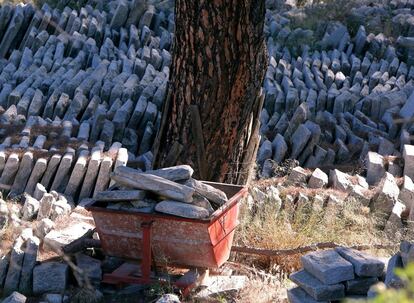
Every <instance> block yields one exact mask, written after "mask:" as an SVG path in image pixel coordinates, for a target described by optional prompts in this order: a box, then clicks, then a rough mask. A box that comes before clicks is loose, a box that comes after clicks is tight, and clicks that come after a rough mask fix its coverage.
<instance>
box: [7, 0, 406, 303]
mask: <svg viewBox="0 0 414 303" xmlns="http://www.w3.org/2000/svg"><path fill="white" fill-rule="evenodd" d="M294 2H296V1H291V0H290V1H270V0H269V1H267V11H266V22H265V29H264V30H265V36H266V39H267V47H268V52H269V66H268V69H267V72H266V78H265V81H264V84H263V87H264V91H265V101H264V108H263V110H262V112H261V117H260V120H261V130H260V132H261V142H260V148H259V151H258V157H257V166H258V176H259V177H263V178H269V177H273V176H275V175H276V176H277V175H278V169H282V170H283V166H284V165H286V163H287V162H289V161H291V160H292V159H293V160H295V161H296V162H295V163H296V165H295V167H294V168H293V169H291V170H290V169H289V170H285V171H284V172H285V173H286V176H285V179H284V180H283V182H279V183H278V184H277V183H275V184H274V186H269V187H267V188H265V189H263V190H260V189H258V188H253V189H252V191H251V194H252V195H251V199H250V202H251V203H252V204H253V203H256V202H259V203H264V202H269V203H273V204H277V205H279V209H288V210H291V211H292V213H294V212H295V210H296V209H298V208H299V207H301V206H302V205H310V208H311V209H312V211H313V212H316V213H321V212H322V213H323V214H324V216H325V217H326V219H327V220H335V218H336V216H337V214H338V213H339V212H340V211H341V209H342V207H343V206H344V205H345V204H346V203H347V202H348V201H350V200H351V199H352V200H355V201H357V202H358V203H360V206H361V208H363V207H364V208H368V209H369V211H370V212H371V213H372V214H375V215H377V216H378V218H379V222H378V225H379V227H380V228H381V229H384V230H386V231H387V232H388V233H389V234H390V235H394V236H396V237H397V238H400V237H402V236H403V234H404V232H405V231H406V230H407V229H408V230H412V229H413V228H414V223H413V222H414V204H413V202H412V201H414V200H413V198H414V183H413V181H412V180H413V178H414V145H412V144H413V143H414V141H413V140H412V135H413V134H414V125H413V123H412V122H413V117H414V68H413V63H414V61H413V58H414V39H413V38H411V37H412V36H413V34H414V21H413V20H414V18H413V16H414V2H413V1H406V0H391V1H378V2H375V3H372V4H370V5H368V4H367V3H366V4H364V3H363V1H362V2H361V3H362V4H360V5H358V6H357V7H355V8H354V9H352V11H351V14H350V16H349V18H350V19H351V20H353V22H354V24H355V25H357V26H356V27H355V29H353V30H352V29H351V28H349V27H348V26H347V25H346V24H343V23H340V22H324V25H323V26H322V27H321V28H320V29H318V30H310V29H303V28H300V27H297V26H296V24H297V20H298V19H300V18H303V14H305V17H306V13H307V11H306V9H301V8H296V7H295V5H294ZM83 3H84V5H83V6H82V7H79V5H77V4H74V3H73V1H67V0H61V1H59V2H58V5H57V7H56V8H52V7H50V6H49V5H47V4H45V5H43V7H41V8H40V9H38V8H35V7H34V6H33V5H30V4H27V5H22V4H21V5H9V4H5V5H2V6H1V7H0V190H1V191H2V192H3V193H4V195H5V197H6V195H7V197H8V198H13V199H16V200H19V199H20V200H21V202H22V203H21V204H22V207H21V209H19V208H16V207H12V208H11V209H8V206H7V204H6V202H4V201H3V200H0V226H1V227H3V226H6V225H7V224H11V225H13V226H27V225H28V224H29V223H30V224H34V225H30V224H29V225H30V228H29V229H28V230H26V229H24V230H22V232H21V234H20V236H19V237H18V239H17V240H16V241H15V242H14V245H13V249H12V251H11V253H10V254H6V255H5V256H3V257H1V259H0V288H2V287H4V289H5V290H6V291H7V293H8V294H10V293H11V292H12V291H13V290H19V291H20V292H22V293H23V294H25V295H31V292H34V293H35V294H36V295H40V294H50V295H52V296H53V295H54V294H56V293H58V292H61V291H63V290H64V289H65V288H66V286H67V283H68V272H69V269H68V268H67V266H66V267H65V266H62V264H58V263H57V264H55V265H53V263H51V264H50V265H47V264H41V265H36V264H35V263H34V262H33V259H36V258H35V257H34V255H37V253H38V247H39V245H40V247H44V248H45V249H46V250H53V249H54V248H56V247H58V248H61V247H63V246H65V245H66V244H68V243H70V241H72V240H74V239H76V237H79V236H82V235H83V234H84V233H85V232H88V231H90V230H91V229H92V228H93V225H92V224H93V221H91V218H90V217H88V216H87V214H86V215H85V212H84V210H83V206H84V205H85V204H86V203H87V202H88V201H90V200H88V198H93V197H96V195H97V194H98V192H101V191H105V190H106V189H108V187H110V185H114V182H111V181H110V174H111V173H113V172H115V171H116V169H117V168H118V167H120V166H132V167H134V168H139V169H141V170H142V171H148V170H150V169H151V163H152V157H153V156H152V153H151V149H152V145H153V141H154V138H155V135H156V132H157V130H158V128H159V125H160V120H161V114H162V113H161V110H162V108H163V102H164V98H165V96H166V92H167V84H168V77H169V68H170V65H171V60H172V54H171V52H172V49H173V45H172V43H173V40H174V34H173V32H174V7H173V1H155V0H154V1H146V2H145V1H141V0H130V1H127V0H121V1H99V0H88V1H84V2H83ZM301 16H302V17H301ZM308 17H309V16H308ZM384 19H388V20H390V24H391V29H390V32H389V33H387V35H386V34H384V33H374V32H375V28H383V27H384V24H383V20H384ZM388 34H390V35H392V36H393V37H389V36H388ZM315 41H316V42H315ZM291 188H295V189H299V190H295V192H294V193H290V192H289V190H290V189H291ZM9 208H10V207H9ZM67 217H69V218H70V220H73V222H76V223H73V224H72V225H73V226H69V227H65V228H64V229H59V230H58V229H57V228H55V226H54V225H55V222H57V221H59V219H62V218H67ZM31 230H32V232H30V231H31ZM411 250H412V248H411V246H408V245H406V246H404V247H402V248H401V253H400V255H398V256H396V257H394V258H393V259H392V260H393V262H394V263H395V264H400V263H401V262H403V261H404V256H406V255H407V254H411ZM0 255H2V254H0ZM26 256H27V257H26ZM401 257H403V258H402V259H401ZM26 259H27V261H26ZM85 259H87V256H85V257H84V258H82V257H77V259H76V262H79V264H83V266H86V265H85V264H88V266H89V265H90V266H92V269H91V271H92V272H93V273H94V274H95V276H92V277H91V278H92V280H93V279H95V280H99V279H97V277H98V276H99V277H100V273H99V270H98V268H99V269H100V264H96V262H95V261H96V259H92V261H91V260H88V261H87V262H85ZM93 260H95V261H93ZM390 262H391V261H390ZM399 262H400V263H399ZM9 264H11V266H9ZM13 264H17V265H19V266H17V267H15V266H14V265H13ZM32 272H33V285H32V286H28V285H27V281H26V280H25V279H21V277H23V276H25V275H26V274H28V276H30V275H31V273H32ZM48 273H50V277H58V279H56V285H54V286H53V287H55V288H50V289H45V287H46V288H47V287H48V285H45V284H44V283H43V284H42V283H41V281H40V282H39V279H40V278H39V277H43V276H44V275H47V274H48ZM36 277H38V278H36ZM25 283H26V284H25ZM20 284H22V285H21V286H20ZM30 287H32V289H31V290H30V291H29V290H28V288H30ZM15 295H16V296H18V294H15ZM50 300H52V299H50ZM47 301H48V300H47ZM23 302H24V301H23Z"/></svg>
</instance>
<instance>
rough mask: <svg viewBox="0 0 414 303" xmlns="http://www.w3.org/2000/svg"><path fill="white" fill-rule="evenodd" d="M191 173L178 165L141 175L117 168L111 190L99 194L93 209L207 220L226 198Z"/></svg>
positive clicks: (113, 175)
mask: <svg viewBox="0 0 414 303" xmlns="http://www.w3.org/2000/svg"><path fill="white" fill-rule="evenodd" d="M192 174H193V169H192V168H191V167H190V166H188V165H179V166H173V167H167V168H161V169H157V170H149V171H146V172H141V171H140V170H138V169H133V168H130V167H125V166H119V167H117V168H116V169H115V171H114V173H112V174H111V179H112V181H111V182H113V186H111V188H110V190H108V191H102V192H99V193H98V194H97V195H96V196H95V198H94V199H93V200H94V201H95V203H97V204H94V205H95V206H104V207H106V208H108V209H113V210H122V211H131V212H142V213H153V212H159V213H165V214H170V215H175V216H180V217H185V218H191V219H207V218H208V217H210V216H211V215H212V214H213V213H214V212H215V211H216V210H217V209H218V208H219V207H221V206H223V205H224V204H225V203H226V202H227V201H228V199H227V196H226V194H225V193H224V192H223V191H221V190H219V189H217V188H215V187H213V186H211V185H208V184H205V183H203V182H201V181H198V180H196V179H193V178H192Z"/></svg>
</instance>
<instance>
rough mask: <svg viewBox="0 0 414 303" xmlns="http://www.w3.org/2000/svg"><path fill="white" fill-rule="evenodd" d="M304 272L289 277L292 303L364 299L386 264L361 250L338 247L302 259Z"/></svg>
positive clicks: (289, 295) (289, 294) (381, 274)
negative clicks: (293, 284)
mask: <svg viewBox="0 0 414 303" xmlns="http://www.w3.org/2000/svg"><path fill="white" fill-rule="evenodd" d="M301 260H302V265H303V269H302V270H301V271H298V272H296V273H293V274H292V275H291V276H290V279H291V280H292V281H293V282H295V283H296V284H297V285H298V287H296V288H293V289H290V290H288V299H289V302H290V303H304V302H306V303H312V302H332V301H338V300H342V299H344V298H347V297H354V298H355V297H361V296H362V297H363V296H366V295H367V292H368V290H369V288H370V287H371V286H372V285H373V284H375V283H377V282H378V281H379V279H380V278H381V277H382V276H383V273H384V263H383V262H381V261H380V260H378V259H376V258H374V257H372V256H370V255H368V254H366V253H362V252H360V251H357V250H354V249H350V248H345V247H339V248H336V249H334V250H325V251H317V252H312V253H309V254H307V255H305V256H303V257H302V259H301Z"/></svg>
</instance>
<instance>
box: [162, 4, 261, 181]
mask: <svg viewBox="0 0 414 303" xmlns="http://www.w3.org/2000/svg"><path fill="white" fill-rule="evenodd" d="M264 16H265V1H264V0H176V1H175V17H176V21H175V22H176V29H175V40H174V50H173V63H172V67H171V72H170V81H169V92H168V94H167V98H166V100H165V103H164V109H163V117H162V122H161V127H160V130H159V132H158V135H157V138H156V142H155V146H154V166H155V167H156V168H159V167H167V166H171V165H177V164H189V165H191V166H192V167H193V168H194V170H195V176H196V177H197V178H199V179H202V180H210V181H217V182H226V183H233V184H244V183H246V182H247V181H248V178H249V176H250V170H251V168H252V166H254V164H255V159H256V153H257V148H258V144H259V122H258V119H259V114H260V111H261V108H262V105H263V96H262V93H261V85H262V82H263V79H264V75H265V71H266V68H267V52H266V47H265V42H264V34H263V25H264Z"/></svg>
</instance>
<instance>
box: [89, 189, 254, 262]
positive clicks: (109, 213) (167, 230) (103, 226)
mask: <svg viewBox="0 0 414 303" xmlns="http://www.w3.org/2000/svg"><path fill="white" fill-rule="evenodd" d="M205 183H206V184H209V185H212V186H214V187H216V188H218V189H220V190H222V191H224V192H225V193H226V194H227V197H230V198H229V201H228V202H227V203H226V204H224V205H223V206H221V207H220V208H219V209H217V210H216V211H215V212H214V213H213V214H212V216H211V217H210V218H208V219H206V220H199V219H187V218H181V217H177V216H172V215H165V214H160V213H151V214H146V213H139V212H128V211H123V210H112V209H107V208H105V204H103V205H101V204H100V203H99V202H93V203H92V204H90V205H89V206H88V207H87V209H88V210H89V211H91V212H92V216H93V218H94V220H95V225H96V230H97V232H98V234H99V238H100V240H101V245H102V249H103V250H104V252H105V253H106V254H107V255H109V256H115V257H120V258H124V259H132V260H140V259H141V258H142V239H143V231H142V228H141V226H142V224H143V223H144V224H145V223H152V225H151V250H152V256H153V260H154V261H155V262H156V264H157V265H175V266H184V267H203V268H218V267H220V266H221V265H222V264H223V263H224V262H226V261H227V260H228V258H229V256H230V250H231V247H232V243H233V237H234V232H235V229H236V227H237V225H238V214H239V202H240V200H241V198H242V197H243V196H245V195H246V193H247V189H246V188H244V187H242V186H236V185H229V184H223V183H213V182H205Z"/></svg>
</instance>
